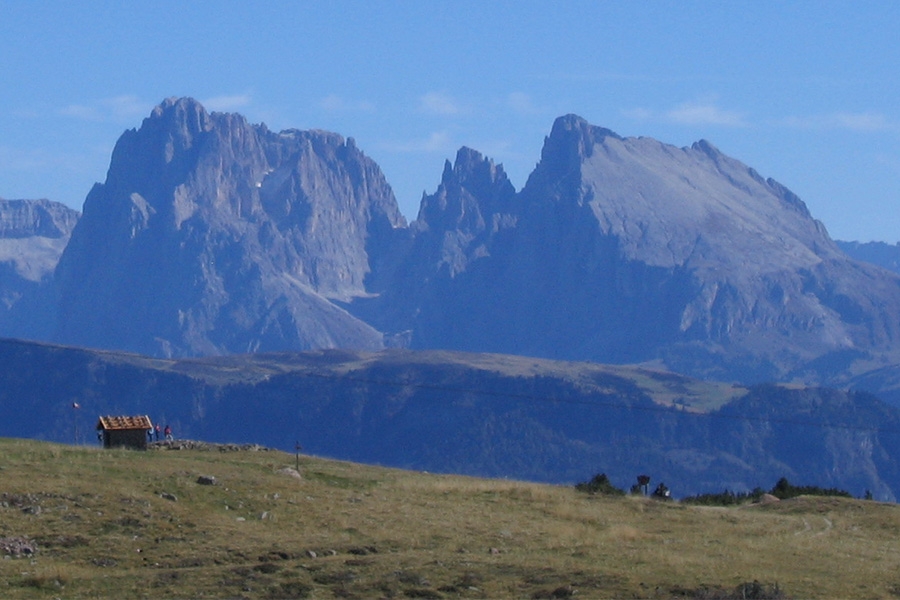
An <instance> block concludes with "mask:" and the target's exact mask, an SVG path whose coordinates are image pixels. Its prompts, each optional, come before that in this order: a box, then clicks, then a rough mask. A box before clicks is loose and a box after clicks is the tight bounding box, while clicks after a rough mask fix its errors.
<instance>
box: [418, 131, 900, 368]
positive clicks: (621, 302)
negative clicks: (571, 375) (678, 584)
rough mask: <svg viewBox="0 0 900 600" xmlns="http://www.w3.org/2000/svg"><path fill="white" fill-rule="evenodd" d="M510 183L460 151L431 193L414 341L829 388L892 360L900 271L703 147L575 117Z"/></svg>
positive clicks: (423, 225) (421, 234)
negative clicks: (656, 363) (525, 174)
mask: <svg viewBox="0 0 900 600" xmlns="http://www.w3.org/2000/svg"><path fill="white" fill-rule="evenodd" d="M479 169H480V170H481V172H485V173H488V172H489V173H491V174H492V175H493V177H494V179H489V178H487V177H484V176H482V177H481V178H478V177H475V173H476V172H477V171H478V170H479ZM504 182H505V177H504V176H503V173H502V169H500V168H499V167H493V166H490V167H486V166H484V162H483V160H482V161H481V162H479V161H478V160H473V157H472V154H471V153H461V154H460V156H458V157H457V162H456V165H455V166H454V167H453V168H452V169H451V168H449V167H447V168H445V172H444V178H443V181H442V183H441V186H440V187H439V188H438V192H436V194H435V195H434V196H428V197H426V198H424V199H423V208H422V211H421V212H420V216H419V221H417V222H416V224H415V225H416V227H417V228H418V229H417V231H416V234H417V237H416V244H417V245H418V246H419V247H422V248H429V249H431V251H430V252H420V253H419V254H418V255H417V256H416V257H415V259H417V260H423V261H427V264H426V265H425V266H424V267H423V266H417V267H416V268H417V269H418V272H419V273H427V277H428V281H427V284H423V286H422V287H423V288H424V289H423V291H422V293H421V294H420V295H413V296H411V298H414V300H412V302H413V303H415V307H414V311H415V313H416V314H417V317H416V318H415V320H414V324H413V325H412V330H413V343H414V345H415V346H417V347H422V348H433V347H445V348H456V349H465V350H479V351H492V352H504V353H516V354H526V355H537V356H547V357H553V358H563V359H590V360H597V361H601V362H634V361H650V360H661V361H663V362H664V363H665V364H666V365H667V366H669V367H671V368H674V369H676V370H680V371H682V372H688V373H692V374H697V375H712V376H718V377H726V378H735V379H738V380H743V381H755V380H766V379H780V378H792V377H799V378H801V379H805V380H819V381H821V380H824V379H827V378H828V377H829V376H831V375H833V374H834V373H835V372H838V371H841V370H843V369H846V368H848V367H850V363H852V362H853V361H854V360H862V359H868V358H870V357H872V356H879V357H881V358H884V357H885V356H888V355H895V347H896V343H897V340H898V339H900V338H898V334H900V330H898V327H900V279H898V278H896V277H893V276H890V275H889V274H886V273H884V272H882V271H880V270H878V269H875V268H873V267H871V266H869V265H864V264H861V263H857V262H854V261H852V260H849V259H848V258H847V257H846V256H845V255H844V254H843V253H842V252H841V251H840V250H839V249H838V248H837V246H836V245H835V244H834V243H833V242H832V240H831V239H830V238H829V237H828V235H827V232H826V231H825V229H824V227H823V226H822V225H821V223H819V222H818V221H816V220H814V219H813V218H812V217H811V216H810V214H809V212H808V211H807V209H806V207H805V205H804V204H803V202H801V201H800V200H799V199H798V198H797V197H796V196H794V195H793V194H792V193H791V192H790V191H788V190H787V189H786V188H785V187H783V186H782V185H780V184H778V183H777V182H775V181H773V180H771V179H769V180H765V179H763V178H762V177H760V176H759V174H757V173H756V172H755V171H754V170H753V169H750V168H748V167H747V166H745V165H743V164H741V163H740V162H738V161H736V160H734V159H731V158H728V157H726V156H724V155H723V154H721V153H720V152H719V151H718V150H716V148H714V147H713V146H712V145H710V144H709V143H708V142H705V141H701V142H698V143H696V144H694V145H693V146H692V147H690V148H675V147H672V146H667V145H665V144H662V143H660V142H657V141H655V140H652V139H648V138H637V139H635V138H621V137H619V136H617V135H616V134H614V133H612V132H611V131H609V130H605V129H602V128H599V127H594V126H591V125H589V124H588V123H586V122H585V121H584V120H582V119H580V118H578V117H575V116H572V115H569V116H566V117H562V118H560V119H558V120H557V121H556V123H555V124H554V127H553V130H552V132H551V134H550V136H549V137H548V138H547V139H546V141H545V144H544V149H543V152H542V157H541V162H540V163H539V164H538V166H537V168H536V169H535V171H534V172H533V173H532V175H531V177H530V178H529V180H528V183H527V185H526V186H525V188H524V189H523V190H522V191H521V192H520V193H519V194H517V195H515V196H514V197H510V196H511V195H510V194H505V195H504V194H503V193H500V192H498V190H505V189H506V188H505V185H504ZM461 209H462V210H461ZM460 214H464V215H465V217H466V218H460ZM473 215H477V218H476V217H473ZM438 249H439V252H438V251H437V250H438ZM435 290H437V291H435ZM409 298H410V297H409V296H408V297H407V299H409Z"/></svg>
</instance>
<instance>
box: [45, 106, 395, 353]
mask: <svg viewBox="0 0 900 600" xmlns="http://www.w3.org/2000/svg"><path fill="white" fill-rule="evenodd" d="M405 225H406V224H405V221H404V219H403V217H402V216H401V214H400V212H399V210H398V208H397V204H396V201H395V199H394V196H393V192H392V191H391V189H390V187H389V186H388V184H387V182H386V181H385V179H384V177H383V175H382V173H381V171H380V169H379V168H378V166H377V165H376V164H375V163H374V162H373V161H371V160H370V159H369V158H367V157H366V156H365V155H364V154H363V153H362V152H361V151H360V150H359V149H358V148H357V147H356V146H355V144H354V142H353V140H352V139H348V140H345V139H344V138H342V137H341V136H339V135H337V134H333V133H328V132H323V131H294V130H291V131H283V132H281V133H274V132H271V131H269V130H268V129H267V128H266V127H265V126H264V125H251V124H249V123H248V122H247V121H246V120H245V119H244V118H243V117H242V116H240V115H236V114H221V113H208V112H207V111H206V110H205V109H204V108H203V107H202V106H201V105H200V104H199V103H197V102H196V101H194V100H191V99H189V98H181V99H170V100H166V101H165V102H163V103H162V104H160V105H159V106H157V107H156V108H155V109H154V110H153V112H152V114H151V115H150V116H149V117H148V118H147V119H145V120H144V122H143V124H142V125H141V127H140V129H138V130H131V131H127V132H125V133H124V134H123V135H122V137H121V138H120V139H119V141H118V143H117V144H116V147H115V150H114V152H113V156H112V160H111V164H110V168H109V173H108V175H107V179H106V182H105V183H103V184H97V185H95V187H94V188H93V189H92V190H91V192H90V194H88V197H87V199H86V200H85V204H84V215H83V218H82V220H81V222H80V224H79V226H78V227H77V228H76V230H75V231H74V233H73V235H72V240H71V243H70V244H69V246H68V247H67V248H66V251H65V253H64V255H63V257H62V259H61V261H60V265H59V270H58V274H57V281H56V284H57V290H58V291H57V293H58V297H59V306H60V312H59V317H58V321H57V327H56V333H55V339H56V340H57V341H61V342H65V343H72V344H78V345H85V346H98V347H105V348H121V349H128V350H134V351H138V352H144V353H148V354H153V355H201V354H220V353H235V352H253V351H263V350H283V349H305V348H321V347H337V346H340V347H352V348H369V349H373V348H379V347H381V345H382V336H381V334H380V333H379V332H378V331H376V330H375V329H373V328H372V327H370V326H369V325H367V324H365V323H363V322H362V321H360V320H359V319H357V318H355V317H353V316H351V315H350V314H349V313H347V312H346V311H345V310H344V309H343V308H341V307H340V306H339V305H338V302H344V301H349V300H350V299H352V298H354V297H356V296H360V295H365V294H367V293H368V290H367V282H368V281H369V280H376V279H377V275H378V274H377V272H376V271H377V265H378V264H379V263H381V262H383V261H384V259H383V256H382V254H383V253H384V252H385V249H386V248H389V247H390V240H391V238H392V236H393V235H394V231H395V230H396V229H398V228H399V229H402V228H405Z"/></svg>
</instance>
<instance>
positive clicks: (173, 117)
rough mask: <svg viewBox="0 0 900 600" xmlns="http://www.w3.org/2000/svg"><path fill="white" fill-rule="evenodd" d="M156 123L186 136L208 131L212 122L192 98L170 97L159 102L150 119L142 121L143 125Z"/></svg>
mask: <svg viewBox="0 0 900 600" xmlns="http://www.w3.org/2000/svg"><path fill="white" fill-rule="evenodd" d="M150 123H158V124H160V125H162V126H163V127H166V128H175V129H177V130H180V131H182V132H184V133H186V134H188V135H196V134H198V133H201V132H204V131H209V129H210V128H211V127H212V122H211V119H210V116H209V113H208V112H207V111H206V109H205V108H204V107H203V105H202V104H201V103H200V102H199V101H197V100H195V99H194V98H191V97H188V96H184V97H180V98H177V97H170V98H166V99H165V100H163V101H162V102H160V103H159V104H158V105H156V107H154V109H153V111H152V112H151V113H150V117H149V118H148V119H145V120H144V125H148V124H150Z"/></svg>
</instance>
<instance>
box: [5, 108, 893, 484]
mask: <svg viewBox="0 0 900 600" xmlns="http://www.w3.org/2000/svg"><path fill="white" fill-rule="evenodd" d="M883 246H884V247H881V246H877V247H876V246H873V245H867V244H854V243H836V242H835V241H833V240H832V239H831V238H830V237H829V235H828V233H827V231H826V229H825V227H824V225H823V224H822V223H820V222H818V221H817V220H815V219H814V218H813V217H812V215H811V214H810V212H809V210H808V209H807V207H806V206H805V204H804V203H803V202H802V201H801V200H800V199H799V198H798V197H797V196H796V195H795V194H793V193H792V192H791V191H790V190H789V189H787V188H786V187H785V186H784V185H782V184H780V183H778V182H776V181H774V180H772V179H766V178H764V177H763V176H761V175H760V174H759V173H757V172H756V171H755V170H754V169H752V168H751V167H748V166H747V165H744V164H743V163H741V162H739V161H738V160H735V159H733V158H730V157H728V156H726V155H724V154H723V153H722V152H720V151H719V150H718V149H716V148H715V147H714V146H713V145H712V144H711V143H709V142H707V141H705V140H701V141H699V142H697V143H695V144H693V145H692V146H690V147H684V148H678V147H674V146H671V145H667V144H665V143H662V142H659V141H656V140H653V139H650V138H625V137H621V136H619V135H617V134H616V133H614V132H612V131H610V130H608V129H604V128H601V127H597V126H594V125H591V124H589V123H588V122H586V121H585V120H584V119H582V118H580V117H578V116H575V115H565V116H562V117H560V118H558V119H556V121H555V122H554V123H553V125H552V128H551V130H550V132H549V135H548V136H547V137H546V139H545V141H544V147H543V150H542V152H541V157H540V161H539V162H538V163H537V166H536V167H535V169H534V171H533V172H532V174H531V175H530V176H529V178H528V180H527V182H526V183H525V185H524V186H523V187H522V189H521V190H518V191H517V190H516V189H515V187H514V186H513V184H512V183H511V182H510V181H509V179H508V177H507V176H506V174H505V172H504V170H503V167H502V166H501V165H498V164H495V163H494V162H493V161H492V160H491V159H490V158H488V157H485V156H484V155H482V154H481V153H480V152H478V151H477V150H474V149H472V148H467V147H464V148H461V149H460V150H459V151H458V152H457V154H456V157H455V159H454V161H453V162H450V161H446V162H445V164H444V168H443V172H442V174H441V176H440V181H439V183H438V185H437V187H436V189H435V191H434V192H433V193H431V194H427V193H426V194H424V195H423V198H422V201H421V205H420V210H419V213H418V215H417V217H416V219H415V220H414V221H413V222H412V223H407V222H406V220H405V219H404V217H403V216H402V214H401V213H400V211H399V208H398V205H397V202H396V199H395V198H394V196H393V192H392V191H391V188H390V186H389V184H388V183H387V181H386V180H385V177H384V175H383V174H382V172H381V170H380V169H379V167H378V165H377V164H376V163H375V162H374V161H373V160H372V159H370V158H369V157H367V156H366V155H365V154H364V153H363V152H362V151H361V150H360V149H359V148H358V147H357V145H356V143H355V141H354V140H353V139H352V138H344V137H342V136H340V135H338V134H336V133H331V132H325V131H318V130H312V131H299V130H285V131H281V132H277V133H276V132H273V131H270V130H269V129H268V128H267V127H266V126H265V125H262V124H251V123H248V122H247V120H246V119H245V118H244V117H242V116H240V115H237V114H226V113H216V112H213V113H209V112H207V111H206V110H205V109H204V108H203V106H202V105H200V104H199V103H198V102H196V101H195V100H192V99H190V98H172V99H168V100H165V101H164V102H162V103H161V104H160V105H159V106H157V107H156V108H155V109H154V110H153V111H152V113H151V114H150V115H149V116H148V117H147V118H146V119H144V121H143V123H142V124H141V126H140V127H139V128H136V129H132V130H129V131H126V132H125V133H124V134H123V135H122V136H121V138H120V139H119V141H118V142H117V144H116V146H115V148H114V150H113V153H112V158H111V161H110V168H109V171H108V174H107V178H106V181H105V182H103V183H98V184H96V185H95V186H94V187H93V189H92V190H91V191H90V192H89V193H88V195H87V198H86V199H85V202H84V208H83V213H82V214H80V215H79V214H78V213H77V212H76V211H73V210H71V209H68V208H66V207H64V206H62V205H59V204H57V203H53V202H49V201H45V200H39V201H21V200H17V201H0V300H2V303H0V336H4V337H7V338H20V339H28V340H34V341H36V342H44V343H35V342H30V343H28V342H24V341H12V340H6V341H2V342H0V353H2V355H3V361H2V368H0V375H2V381H3V382H4V385H3V388H2V390H0V412H2V415H0V417H2V423H3V427H2V429H0V434H2V435H22V436H26V437H37V438H43V439H55V440H60V441H64V440H66V439H69V436H70V431H71V430H72V429H71V428H72V426H73V424H74V425H75V431H74V435H75V438H76V440H78V437H79V433H78V431H79V428H80V431H81V434H80V435H81V437H82V441H84V436H85V435H86V432H88V430H89V429H90V427H91V423H90V422H89V421H90V418H88V417H85V416H83V415H85V414H88V413H90V414H91V415H93V414H95V413H101V414H102V413H105V412H109V413H119V412H124V413H135V414H137V413H148V414H153V415H154V419H163V420H166V421H171V422H172V423H173V424H174V425H175V426H176V428H177V430H179V431H180V432H181V433H183V434H185V435H192V436H197V437H201V438H203V439H212V440H219V441H247V442H254V443H265V444H269V445H272V446H275V447H281V448H285V447H287V448H290V447H291V444H293V443H295V442H294V440H299V439H301V438H302V440H303V443H304V445H305V447H308V448H310V449H311V450H313V451H315V452H318V453H322V454H327V455H331V456H336V457H340V458H347V459H352V460H363V461H366V462H381V463H383V464H390V465H393V466H403V467H408V468H419V469H428V470H435V471H457V472H467V473H472V474H480V475H492V476H512V477H522V478H528V479H535V480H540V481H555V482H563V481H564V482H569V481H573V480H575V479H577V478H579V477H587V476H588V475H590V473H589V471H590V470H591V469H593V468H595V467H597V468H604V469H605V470H607V471H609V473H610V474H615V475H616V476H617V477H618V478H620V479H621V478H625V479H628V478H630V477H632V476H634V474H635V473H633V472H632V471H636V470H640V469H642V468H645V467H646V468H652V469H653V471H654V473H655V474H656V475H657V476H658V475H664V476H665V477H666V478H668V479H670V480H672V481H688V480H690V481H692V482H694V487H695V490H697V491H700V489H699V488H703V489H705V490H707V491H716V488H721V487H723V486H729V487H730V488H731V489H749V488H751V487H754V486H755V485H764V484H768V483H770V482H771V481H772V480H775V479H777V478H778V477H781V476H790V477H791V479H792V480H795V479H800V480H802V479H805V478H806V479H807V480H809V479H812V481H810V482H811V483H816V484H818V485H836V486H841V487H847V488H849V489H852V490H853V491H854V492H855V493H861V490H862V489H869V490H871V491H873V492H876V493H877V496H878V497H881V498H885V499H894V498H896V497H897V495H898V494H900V446H898V443H897V440H895V439H894V438H895V437H896V435H895V431H897V430H900V427H898V426H897V423H898V422H900V412H898V409H897V408H892V407H891V406H890V405H887V404H883V403H882V402H881V401H879V400H878V399H877V398H876V397H874V396H871V395H869V394H868V393H865V392H871V393H874V394H877V396H878V397H879V398H881V399H882V400H886V401H888V403H893V404H894V405H895V406H897V405H900V367H898V365H900V360H898V356H900V275H898V274H897V273H896V272H894V271H892V269H894V270H896V268H895V267H896V257H895V255H892V254H891V251H892V249H891V247H889V246H887V245H883ZM892 256H894V258H891V257H892ZM892 260H893V261H894V262H893V263H892V262H891V261H892ZM892 265H893V266H892ZM46 342H49V343H50V344H49V345H48V344H47V343H46ZM79 348H82V349H79ZM88 348H92V349H93V350H88ZM110 351H116V352H110ZM121 351H125V353H123V352H121ZM613 364H620V365H624V364H631V365H633V366H621V367H615V366H610V365H613ZM676 373H678V374H676ZM691 377H693V378H699V380H698V379H693V378H691ZM700 380H703V381H700ZM716 380H719V381H725V382H728V383H721V384H717V383H713V382H714V381H716ZM772 382H780V383H781V384H790V385H772ZM818 386H832V387H840V388H842V389H843V390H844V391H841V390H837V389H825V388H823V387H818ZM847 390H853V391H847ZM73 403H77V404H79V405H80V406H84V407H86V409H87V410H86V411H85V412H84V413H80V412H77V411H76V412H74V413H73V412H72V408H71V406H72V405H73ZM805 475H808V476H809V477H808V478H807V477H804V476H805Z"/></svg>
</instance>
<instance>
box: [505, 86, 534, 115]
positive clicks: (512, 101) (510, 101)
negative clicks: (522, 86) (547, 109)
mask: <svg viewBox="0 0 900 600" xmlns="http://www.w3.org/2000/svg"><path fill="white" fill-rule="evenodd" d="M506 105H507V106H508V107H509V108H510V109H511V110H512V111H513V112H514V113H516V114H519V115H536V114H538V113H540V112H541V111H540V109H539V108H538V107H537V106H535V104H534V101H533V100H532V99H531V96H529V95H528V94H526V93H524V92H512V93H511V94H509V95H508V96H507V97H506Z"/></svg>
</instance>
